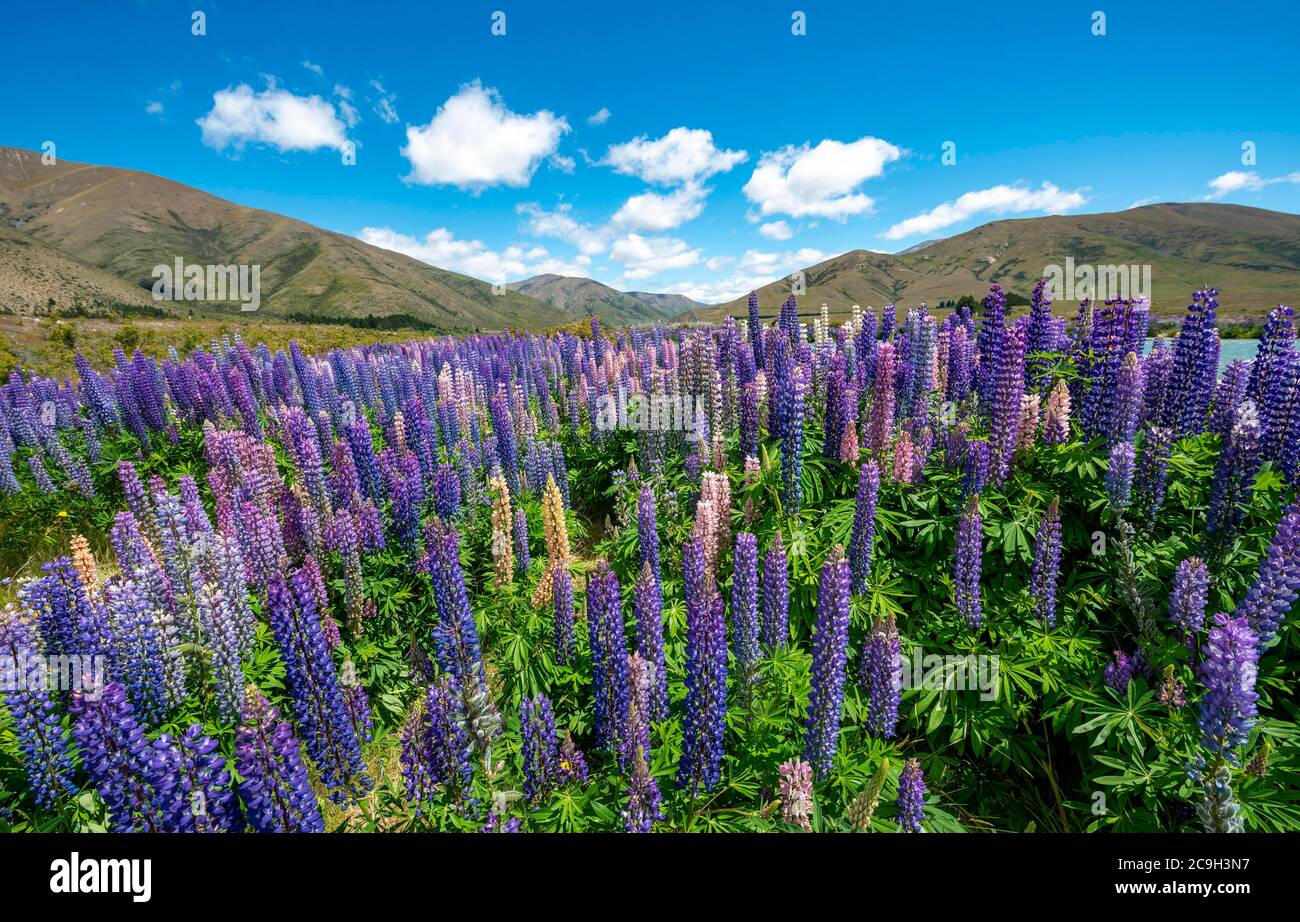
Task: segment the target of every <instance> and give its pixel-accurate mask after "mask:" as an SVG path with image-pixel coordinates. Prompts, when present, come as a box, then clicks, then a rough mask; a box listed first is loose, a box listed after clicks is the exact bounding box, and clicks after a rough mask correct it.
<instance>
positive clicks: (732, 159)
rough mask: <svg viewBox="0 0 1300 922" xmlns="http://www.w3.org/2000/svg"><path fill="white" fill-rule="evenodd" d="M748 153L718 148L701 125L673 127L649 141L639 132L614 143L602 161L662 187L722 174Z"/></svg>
mask: <svg viewBox="0 0 1300 922" xmlns="http://www.w3.org/2000/svg"><path fill="white" fill-rule="evenodd" d="M748 157H749V155H748V154H747V153H745V152H744V151H743V150H721V149H719V148H718V147H716V146H715V145H714V143H713V133H712V132H711V131H706V130H705V129H703V128H674V129H673V130H672V131H670V132H668V134H666V135H664V136H663V137H662V138H658V139H656V140H654V141H651V140H650V139H649V138H648V137H647V136H645V135H641V136H640V137H638V138H633V139H632V140H631V141H627V142H626V143H623V144H615V145H614V146H613V147H611V148H610V149H609V150H608V151H607V152H606V154H605V159H604V160H603V161H602V163H604V164H605V165H606V166H610V167H613V168H614V171H615V172H616V173H622V174H623V175H625V176H636V177H638V178H639V179H641V180H643V181H644V182H648V183H656V184H659V185H665V186H675V185H678V184H679V183H696V182H701V181H703V180H705V179H708V178H709V177H710V176H713V175H715V174H717V173H725V172H727V171H728V170H730V169H731V168H732V167H734V166H735V165H736V164H738V163H743V162H744V161H745V160H746V159H747V158H748Z"/></svg>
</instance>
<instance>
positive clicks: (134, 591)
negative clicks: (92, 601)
mask: <svg viewBox="0 0 1300 922" xmlns="http://www.w3.org/2000/svg"><path fill="white" fill-rule="evenodd" d="M104 598H105V602H106V605H107V608H108V612H109V618H110V621H111V624H112V634H113V653H112V656H111V658H110V659H111V663H112V666H111V669H112V674H113V676H114V678H115V679H116V680H117V681H118V682H119V683H121V685H122V687H123V689H124V690H125V691H126V695H127V698H128V699H130V701H131V705H132V708H133V709H134V710H136V711H138V712H139V713H140V714H141V715H143V716H144V718H145V720H147V721H148V723H149V724H150V725H151V726H157V725H158V724H160V723H162V720H163V718H164V717H165V716H166V714H167V712H168V711H169V710H171V709H172V708H173V707H175V706H176V705H178V704H180V701H181V699H182V698H183V697H184V695H185V687H184V684H183V683H180V685H179V687H175V686H174V685H173V684H172V683H169V682H168V674H167V670H166V668H165V667H166V664H167V658H168V656H169V655H170V651H169V650H168V649H167V648H166V640H167V638H166V637H165V636H164V634H163V631H162V630H161V627H162V625H163V623H164V621H165V619H166V615H165V613H164V612H161V611H159V610H158V609H157V608H155V607H154V606H153V605H152V604H151V603H150V602H149V600H148V599H147V598H146V597H145V595H144V593H142V592H140V590H139V587H138V586H137V585H136V584H135V582H134V581H132V580H129V579H128V580H122V581H121V582H117V583H113V584H110V585H108V586H106V587H105V588H104ZM198 601H199V610H200V614H201V616H202V615H204V614H206V607H207V606H206V605H205V604H204V603H205V602H206V598H205V597H202V596H201V597H200V599H199V600H198ZM210 646H212V645H211V644H210Z"/></svg>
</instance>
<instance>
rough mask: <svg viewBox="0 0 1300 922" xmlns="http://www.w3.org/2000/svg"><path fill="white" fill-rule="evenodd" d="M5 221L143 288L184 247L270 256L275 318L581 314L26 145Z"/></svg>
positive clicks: (1, 205)
mask: <svg viewBox="0 0 1300 922" xmlns="http://www.w3.org/2000/svg"><path fill="white" fill-rule="evenodd" d="M0 225H3V226H5V227H7V228H16V229H17V230H19V231H21V232H22V233H23V234H24V235H27V236H30V237H32V238H34V239H35V240H37V241H40V242H41V243H43V244H46V245H48V246H50V247H53V248H57V249H58V250H60V251H62V252H63V253H65V254H67V255H68V256H69V257H72V258H73V259H74V260H79V261H80V262H82V263H87V264H89V265H90V266H93V267H96V268H98V269H101V270H103V271H104V272H106V273H109V274H111V275H113V276H116V277H118V278H119V279H121V280H123V281H125V282H126V283H127V284H128V285H131V286H134V287H141V286H150V285H152V283H153V275H152V270H153V267H154V266H156V265H159V264H171V263H172V262H173V261H174V259H175V258H176V257H178V256H179V257H181V258H182V259H184V260H186V261H187V262H192V263H199V264H204V265H206V264H231V263H248V264H259V265H261V266H262V276H261V280H262V307H261V313H262V314H264V315H266V316H268V317H285V316H288V315H290V314H303V315H310V316H313V317H319V318H322V319H326V318H328V319H338V318H362V317H366V316H368V315H374V316H381V317H382V316H389V317H391V316H393V315H406V316H407V317H410V318H414V319H415V320H417V321H419V322H421V323H424V324H429V325H432V326H434V327H437V328H438V329H444V330H467V329H500V328H502V327H505V326H515V327H528V328H540V327H545V326H549V325H552V324H555V323H562V322H565V321H567V320H569V319H572V318H570V317H568V316H566V315H564V314H563V313H562V312H560V311H558V310H556V309H555V308H554V307H552V306H550V305H548V304H545V303H543V302H541V301H538V300H536V299H534V298H530V297H528V296H527V295H524V294H520V293H518V292H513V291H506V292H504V293H502V294H493V293H492V288H491V286H490V285H488V284H487V283H486V282H482V281H479V280H478V279H474V278H470V277H468V276H465V275H460V274H457V273H455V272H448V271H446V270H443V269H439V268H436V267H434V266H429V265H426V264H425V263H422V262H419V261H418V260H415V259H412V258H410V257H408V256H403V255H401V254H400V253H394V252H391V251H388V250H383V249H380V248H378V247H374V246H371V245H369V244H366V243H362V242H361V241H359V240H356V239H355V238H352V237H349V236H346V235H344V234H338V233H334V232H331V231H326V230H322V229H320V228H318V227H313V226H312V225H310V224H307V223H305V222H302V221H297V220H294V219H293V218H287V217H284V216H282V215H278V214H274V213H272V212H269V211H262V210H259V209H256V208H246V207H244V206H241V205H236V204H234V203H233V202H228V201H225V200H223V199H219V198H217V197H215V196H212V195H208V194H207V193H205V192H201V191H199V190H197V189H193V188H191V187H189V186H185V185H182V184H181V183H177V182H172V181H171V180H168V179H163V178H162V177H159V176H154V175H151V174H148V173H141V172H137V171H135V170H124V169H117V168H114V167H103V166H90V165H87V164H82V163H73V162H70V161H62V162H60V163H59V164H58V165H57V166H43V165H42V164H41V160H40V155H39V154H38V153H35V152H33V151H25V150H19V149H16V148H0ZM104 285H105V286H106V287H107V283H104ZM146 294H148V292H146ZM208 307H209V308H210V310H212V311H224V312H236V310H235V308H234V307H233V306H232V305H215V304H214V305H209V306H208Z"/></svg>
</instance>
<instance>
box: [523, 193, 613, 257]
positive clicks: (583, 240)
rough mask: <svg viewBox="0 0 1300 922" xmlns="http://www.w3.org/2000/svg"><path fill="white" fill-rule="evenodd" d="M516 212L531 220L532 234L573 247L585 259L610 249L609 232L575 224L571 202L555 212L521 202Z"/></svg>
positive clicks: (530, 229)
mask: <svg viewBox="0 0 1300 922" xmlns="http://www.w3.org/2000/svg"><path fill="white" fill-rule="evenodd" d="M515 212H516V213H517V214H520V215H523V216H524V217H525V218H527V220H526V221H525V222H524V228H525V229H526V230H527V231H528V233H530V234H536V235H537V236H539V237H554V238H556V239H557V240H563V241H564V242H566V243H571V244H573V245H574V246H575V247H577V248H578V252H580V253H582V254H583V255H584V256H595V255H597V254H599V253H603V252H605V247H606V246H608V242H607V235H606V232H605V230H604V229H603V228H598V227H592V226H590V225H588V224H583V223H581V222H579V221H577V220H575V219H574V217H573V206H572V205H570V204H568V203H567V202H566V203H563V204H560V205H558V206H556V209H555V210H554V211H546V210H545V209H543V208H542V206H540V205H538V204H537V203H536V202H521V203H520V204H518V205H516V206H515Z"/></svg>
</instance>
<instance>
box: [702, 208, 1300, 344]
mask: <svg viewBox="0 0 1300 922" xmlns="http://www.w3.org/2000/svg"><path fill="white" fill-rule="evenodd" d="M1067 258H1072V259H1073V260H1074V262H1075V263H1076V264H1077V265H1080V266H1081V265H1084V264H1087V265H1091V266H1112V265H1126V266H1139V267H1140V266H1150V267H1151V289H1152V290H1151V292H1150V293H1149V294H1150V296H1151V300H1152V306H1153V312H1154V313H1155V314H1156V315H1157V316H1161V315H1163V316H1175V315H1178V314H1180V313H1182V311H1183V309H1184V307H1185V306H1186V305H1187V303H1188V301H1189V299H1190V297H1191V293H1192V291H1193V290H1194V289H1196V288H1199V287H1201V286H1204V285H1209V286H1213V287H1215V288H1218V289H1220V291H1221V293H1222V294H1221V296H1220V299H1219V300H1220V304H1221V311H1220V312H1221V313H1222V314H1224V315H1225V316H1233V317H1243V318H1244V317H1251V318H1260V317H1263V316H1264V314H1266V313H1267V312H1268V311H1269V310H1271V309H1272V308H1274V307H1276V306H1277V305H1278V304H1279V303H1290V304H1295V303H1296V302H1297V300H1300V215H1293V214H1285V213H1283V212H1277V211H1266V210H1264V209H1262V208H1248V207H1246V206H1243V205H1225V204H1218V203H1208V202H1196V203H1189V204H1164V205H1144V206H1142V207H1140V208H1132V209H1129V210H1128V211H1118V212H1110V213H1105V214H1088V215H1058V216H1050V217H1041V218H1016V219H1010V220H1005V221H994V222H992V223H989V224H984V225H981V226H980V227H976V228H974V229H972V230H969V231H966V232H965V233H961V234H957V235H955V236H953V237H948V238H945V239H943V240H932V241H927V242H925V243H924V244H918V245H917V246H914V247H911V248H909V249H908V250H904V251H903V252H901V253H894V254H888V253H875V252H872V251H870V250H851V251H850V252H848V253H842V254H841V255H839V256H834V257H832V258H830V259H827V260H825V261H823V262H820V263H818V264H817V265H815V266H810V267H808V268H807V269H805V270H803V271H804V282H805V286H806V292H805V294H804V295H803V296H801V297H800V298H799V305H800V308H801V312H803V313H813V312H816V311H817V310H819V309H820V306H821V304H822V303H823V302H825V303H826V304H827V306H828V307H829V309H830V311H831V313H832V314H834V315H840V316H842V315H844V314H846V313H847V312H848V311H849V310H851V308H852V306H853V305H854V304H860V305H862V306H864V307H865V306H867V305H874V306H879V305H884V304H891V303H897V304H900V305H905V306H913V305H916V304H919V303H920V302H922V301H924V302H927V303H929V304H931V305H934V304H936V303H938V302H939V301H942V300H946V299H955V298H960V297H961V296H962V295H971V296H974V297H976V298H979V297H982V296H983V295H984V294H985V293H987V291H988V288H989V286H990V285H991V284H993V283H994V282H996V283H998V284H1000V285H1001V286H1002V287H1003V288H1005V289H1006V290H1007V291H1008V292H1010V293H1014V294H1018V295H1020V296H1021V297H1025V298H1027V297H1028V296H1029V294H1030V292H1031V291H1032V289H1033V286H1034V283H1035V282H1036V281H1037V280H1038V279H1039V278H1040V277H1043V276H1045V275H1047V274H1049V272H1050V269H1049V267H1050V266H1053V265H1055V266H1060V267H1061V268H1062V269H1064V268H1065V266H1066V259H1067ZM790 288H791V281H790V279H788V278H783V279H779V280H777V281H775V282H773V283H771V284H769V285H766V286H764V287H763V288H760V289H759V290H758V301H759V313H760V315H762V316H764V317H766V316H771V315H775V314H776V312H777V309H778V308H779V307H780V304H781V302H782V301H784V300H785V298H786V296H787V295H788V294H789V293H790ZM745 300H746V299H745V298H743V297H742V298H737V299H736V300H734V301H730V302H728V303H726V304H722V305H717V306H714V307H711V308H708V309H706V310H704V311H695V312H693V313H692V316H694V317H696V318H698V319H719V318H721V317H724V316H726V315H727V314H732V315H733V316H741V315H742V314H743V313H744V311H745V309H746V305H745Z"/></svg>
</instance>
